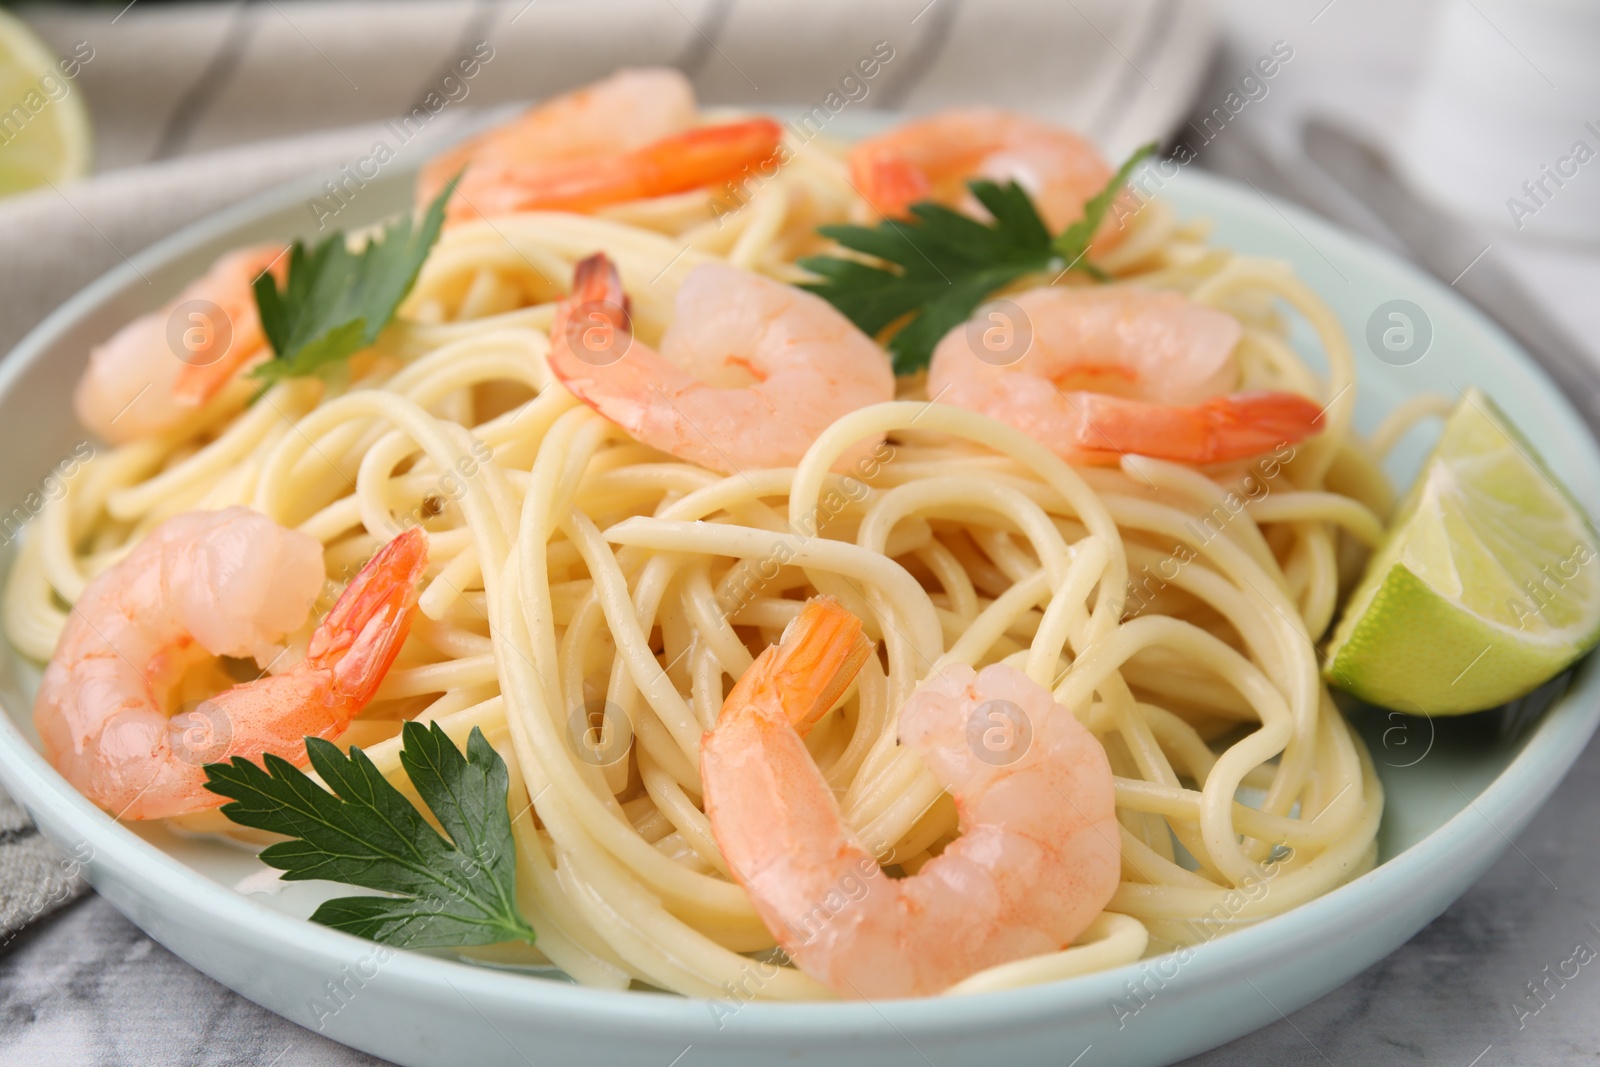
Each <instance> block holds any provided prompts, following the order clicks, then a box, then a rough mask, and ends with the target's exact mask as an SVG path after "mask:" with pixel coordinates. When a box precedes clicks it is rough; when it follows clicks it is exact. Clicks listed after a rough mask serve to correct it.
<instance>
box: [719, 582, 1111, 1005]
mask: <svg viewBox="0 0 1600 1067" xmlns="http://www.w3.org/2000/svg"><path fill="white" fill-rule="evenodd" d="M870 654H871V644H870V643H869V642H868V641H867V640H866V638H865V637H864V636H863V635H862V632H861V622H860V620H859V619H857V618H855V617H854V616H853V615H851V614H850V613H849V612H847V611H845V610H844V609H843V608H841V607H839V605H838V604H837V603H835V602H833V601H831V600H829V599H827V598H825V597H818V598H816V599H813V600H812V601H811V602H810V603H809V604H807V605H806V608H805V610H804V611H803V612H802V613H801V614H800V616H799V617H798V618H797V619H796V620H795V622H794V623H793V624H792V625H791V626H790V628H789V631H788V632H787V633H786V634H785V635H784V639H783V641H782V642H781V643H780V644H778V645H775V646H773V647H771V648H768V649H767V650H766V651H765V652H763V653H762V654H761V656H760V657H759V658H758V659H757V660H756V662H755V664H754V665H752V666H751V668H750V669H749V670H748V671H746V672H745V674H744V676H743V677H742V678H740V679H739V682H738V684H737V685H735V686H734V688H733V691H732V692H731V693H729V694H728V699H727V701H726V702H724V704H723V706H722V713H721V715H720V716H719V718H718V719H717V725H716V727H715V728H714V729H713V730H712V731H711V732H710V733H708V734H706V736H705V738H704V740H703V742H702V744H701V749H700V773H701V777H702V779H703V781H704V783H705V803H706V814H707V816H709V818H710V820H711V829H712V832H713V834H714V835H715V837H716V841H717V845H718V846H719V847H720V848H721V849H722V854H723V856H724V857H726V859H727V861H728V864H729V866H730V867H731V868H732V870H733V872H734V875H735V877H736V878H737V879H738V880H739V883H740V884H741V885H742V886H744V888H745V891H746V892H747V893H748V894H749V895H750V899H751V901H752V903H754V905H755V907H756V911H757V913H759V914H760V916H761V918H762V921H763V922H764V923H765V924H766V926H767V929H768V930H769V931H771V932H772V935H773V936H774V937H775V938H777V940H778V943H779V944H780V945H781V946H782V947H783V949H784V951H785V952H787V953H788V954H789V956H790V958H791V959H793V960H794V961H795V963H796V964H798V965H799V967H800V969H801V970H803V971H805V972H806V973H807V974H809V975H810V976H812V977H813V978H815V979H817V980H818V981H820V982H822V983H824V984H825V985H827V986H828V987H829V988H830V989H832V990H834V991H835V992H837V993H839V994H840V995H841V996H845V997H858V998H876V997H907V996H920V995H926V994H932V993H938V992H940V991H941V990H944V989H946V988H948V987H949V986H950V985H952V984H954V983H955V982H959V981H961V980H962V979H963V978H966V977H968V976H970V975H972V974H975V973H977V972H978V971H981V970H984V969H986V968H989V967H994V966H998V965H1000V964H1003V963H1009V962H1011V961H1013V960H1018V959H1022V958H1024V957H1027V956H1033V955H1039V954H1042V953H1047V952H1054V951H1056V950H1058V949H1061V948H1063V947H1065V946H1066V945H1068V944H1069V943H1070V942H1071V941H1072V939H1073V938H1075V937H1077V936H1078V935H1079V934H1080V933H1082V932H1083V930H1084V928H1085V927H1087V926H1088V925H1089V923H1090V922H1092V921H1093V920H1094V918H1095V916H1097V915H1098V914H1099V913H1100V912H1101V910H1102V909H1103V908H1104V907H1105V905H1106V903H1107V902H1108V901H1109V900H1110V899H1111V894H1112V892H1113V891H1114V890H1115V889H1116V887H1117V882H1118V879H1119V877H1120V870H1121V844H1120V838H1119V834H1118V830H1117V822H1116V812H1115V796H1114V790H1113V782H1112V777H1111V764H1110V761H1109V760H1108V759H1107V758H1106V753H1105V750H1104V749H1103V748H1102V747H1101V746H1100V743H1099V742H1098V741H1096V740H1095V738H1094V736H1093V735H1092V734H1090V733H1089V732H1088V731H1087V730H1085V729H1084V728H1083V726H1081V725H1079V723H1078V721H1077V719H1075V718H1074V717H1073V715H1072V713H1071V712H1070V711H1068V710H1067V709H1066V708H1064V707H1062V706H1060V705H1059V704H1056V703H1055V702H1054V701H1053V700H1052V699H1051V697H1050V694H1049V692H1048V691H1046V690H1045V689H1043V688H1041V687H1040V686H1038V685H1036V684H1035V683H1033V682H1032V681H1030V680H1029V679H1028V677H1027V676H1026V675H1024V674H1022V673H1021V672H1019V671H1016V670H1013V669H1011V668H1009V667H1004V666H991V667H985V668H984V669H983V670H982V671H978V672H974V671H973V670H972V668H970V667H966V666H956V667H950V668H947V669H945V670H944V671H943V672H941V673H940V674H939V675H937V676H935V677H933V678H930V679H929V680H927V681H926V682H924V683H923V684H922V686H921V687H920V688H919V689H918V690H917V691H916V692H915V693H913V694H912V696H911V698H910V699H909V700H908V701H907V702H906V705H905V707H904V708H902V709H901V711H900V743H901V744H903V745H905V746H907V747H908V748H910V749H912V750H913V751H915V752H917V753H918V754H919V755H920V756H921V757H922V758H923V760H924V761H925V762H926V763H927V766H928V769H929V770H930V771H932V772H933V774H934V777H935V778H937V779H938V780H939V781H940V783H941V784H943V785H944V786H945V787H946V788H947V789H949V790H950V792H951V793H952V794H953V795H954V796H955V799H956V809H957V811H958V813H959V816H960V829H961V836H960V837H959V838H958V839H957V840H956V841H955V842H954V843H952V844H950V845H949V846H948V847H946V848H945V849H944V851H943V852H942V853H941V854H940V855H939V856H937V857H936V858H934V859H932V860H929V861H928V862H927V863H926V864H924V865H923V867H922V868H921V870H920V871H918V872H917V874H916V875H914V876H912V877H909V878H902V879H899V880H895V879H891V878H890V877H889V876H888V875H886V874H884V873H883V871H882V870H881V869H879V867H878V864H877V862H876V860H875V859H874V858H873V855H872V853H871V852H869V851H867V850H866V849H865V848H863V847H862V845H861V843H860V842H859V841H857V840H855V838H854V837H853V836H852V835H851V833H850V832H849V830H848V829H847V827H846V826H845V824H844V818H843V816H842V815H841V813H840V811H839V806H838V804H837V802H836V801H835V800H834V797H833V793H832V791H831V790H830V789H829V788H828V785H827V782H826V781H825V780H824V779H823V777H822V774H821V772H820V771H818V770H817V767H816V764H815V763H813V762H812V760H811V757H810V755H809V753H808V752H807V751H806V747H805V744H804V743H803V741H802V740H801V737H802V734H803V733H805V732H806V731H807V730H808V729H809V728H810V727H811V725H812V724H814V723H815V722H816V721H817V719H818V718H820V717H821V715H822V714H823V713H824V712H826V711H827V710H828V709H829V708H830V707H832V705H833V703H834V702H835V701H836V700H837V699H838V697H839V696H840V695H841V694H842V693H843V692H844V690H845V689H846V688H847V687H848V686H849V684H850V680H851V679H852V678H853V677H854V676H855V673H856V671H857V670H858V669H860V667H861V664H862V662H863V661H864V660H865V659H866V657H867V656H868V655H870ZM991 731H992V732H996V733H997V734H1003V735H1004V736H1005V738H1006V740H1005V741H1004V742H1003V743H1000V744H993V743H992V738H991V737H990V732H991Z"/></svg>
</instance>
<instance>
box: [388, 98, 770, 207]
mask: <svg viewBox="0 0 1600 1067" xmlns="http://www.w3.org/2000/svg"><path fill="white" fill-rule="evenodd" d="M697 117H698V116H697V112H696V109H695V100H694V90H693V88H691V87H690V85H689V81H688V79H687V78H685V77H684V76H683V75H682V74H681V73H679V72H678V71H675V70H668V69H660V68H656V69H649V70H623V71H618V72H617V73H616V74H613V75H612V76H611V77H609V78H606V79H605V80H603V81H599V82H596V83H595V84H593V85H590V86H586V87H585V88H582V89H578V90H575V91H573V92H570V93H565V94H563V95H561V96H557V97H555V98H553V99H551V100H546V101H545V102H544V103H542V104H539V105H538V106H536V107H534V108H532V109H530V110H529V111H527V112H525V113H524V114H523V115H522V116H521V117H519V118H517V119H514V120H512V121H511V122H508V123H506V124H505V125H503V126H499V127H496V128H495V129H493V130H490V131H488V132H487V133H484V134H482V135H480V136H478V137H476V138H473V139H472V140H470V141H467V142H466V143H465V144H462V145H460V146H458V147H457V148H454V149H452V150H450V151H449V152H446V153H444V154H442V155H440V156H438V157H437V158H435V159H433V160H432V161H431V162H429V163H428V165H427V166H426V167H424V168H423V170H422V173H421V175H419V176H418V179H417V202H418V204H419V205H422V204H426V203H428V202H429V201H430V200H432V199H433V198H434V197H435V196H436V195H438V192H439V190H440V189H442V188H444V184H445V182H447V181H449V180H450V179H451V178H452V177H454V176H455V175H457V174H460V173H461V172H462V169H463V168H465V170H466V173H465V174H464V175H463V176H462V179H461V182H460V184H459V185H458V186H457V187H456V194H455V195H454V196H453V197H451V199H450V203H449V205H448V207H447V208H446V216H447V218H448V219H449V220H450V221H451V222H463V221H466V220H469V219H473V218H478V217H484V218H493V217H495V216H498V215H508V214H512V213H514V212H519V211H571V212H580V213H581V212H588V211H593V210H595V209H597V208H601V207H605V206H606V205H608V204H617V203H622V202H624V201H628V200H641V199H645V198H647V197H657V196H666V195H668V194H671V193H682V192H688V191H689V190H691V189H698V188H701V187H702V186H708V185H718V184H721V183H722V182H725V181H730V180H732V179H734V178H737V177H738V176H739V175H740V174H741V173H743V172H744V170H745V169H746V168H749V167H754V166H757V165H759V164H762V163H765V162H766V161H767V160H768V159H770V158H771V157H772V155H773V154H774V153H775V152H776V151H777V150H778V146H779V144H780V142H781V141H782V140H783V128H782V127H781V126H779V125H778V124H777V123H776V122H774V121H772V120H771V119H765V118H761V119H751V120H748V121H744V122H732V123H727V124H725V125H721V126H701V127H696V126H695V123H696V121H697Z"/></svg>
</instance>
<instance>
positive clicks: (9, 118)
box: [0, 10, 90, 196]
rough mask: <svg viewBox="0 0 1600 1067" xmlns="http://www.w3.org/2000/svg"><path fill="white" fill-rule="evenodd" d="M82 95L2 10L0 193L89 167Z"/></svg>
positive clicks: (36, 42)
mask: <svg viewBox="0 0 1600 1067" xmlns="http://www.w3.org/2000/svg"><path fill="white" fill-rule="evenodd" d="M89 144H90V141H89V116H88V114H87V113H86V112H85V111H84V107H83V95H82V93H81V92H80V91H79V89H78V86H77V84H76V83H75V82H73V81H72V79H70V78H68V77H66V75H64V74H63V73H62V71H61V68H60V67H59V66H58V65H57V63H56V58H55V56H53V55H52V54H51V53H50V49H49V48H47V47H46V46H45V44H44V42H42V41H40V40H39V38H37V37H35V36H34V35H33V31H32V30H30V29H28V27H27V26H25V25H23V23H22V22H20V21H18V19H17V18H16V17H15V16H13V15H11V14H8V13H7V12H6V11H4V10H0V196H9V195H10V194H12V193H20V192H22V191H24V190H26V189H32V188H34V187H36V186H40V185H44V184H45V183H46V182H61V181H67V180H69V179H72V178H78V177H81V176H82V175H84V174H85V173H87V172H88V170H89Z"/></svg>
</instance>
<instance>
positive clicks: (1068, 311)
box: [928, 286, 1321, 465]
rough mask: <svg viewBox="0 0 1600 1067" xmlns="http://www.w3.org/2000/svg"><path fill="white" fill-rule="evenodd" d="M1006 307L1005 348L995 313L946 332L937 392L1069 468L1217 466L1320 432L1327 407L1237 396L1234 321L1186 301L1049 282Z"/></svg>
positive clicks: (1295, 398)
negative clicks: (1130, 461)
mask: <svg viewBox="0 0 1600 1067" xmlns="http://www.w3.org/2000/svg"><path fill="white" fill-rule="evenodd" d="M1010 303H1011V305H1012V308H1010V309H1007V308H1004V306H1003V305H997V306H995V308H994V309H993V311H992V314H993V316H996V318H995V319H994V323H995V324H996V326H997V328H998V330H999V332H997V333H995V334H994V336H997V337H1000V338H1002V339H1003V342H1002V343H1001V344H999V345H991V344H990V342H989V340H988V338H989V337H990V336H991V333H990V331H989V329H988V328H987V327H986V321H985V320H986V316H989V315H990V314H991V312H987V311H985V312H980V314H979V317H978V318H977V319H975V320H974V321H973V322H970V323H968V324H966V325H965V326H960V327H957V328H956V329H954V330H951V331H950V332H949V333H948V334H946V335H945V337H944V340H942V341H940V342H939V345H938V347H937V348H936V349H935V350H934V353H933V362H932V364H931V365H930V367H929V369H928V394H929V395H930V396H933V397H937V398H938V399H939V400H940V401H942V402H944V403H948V404H955V405H956V406H958V407H964V408H969V409H971V410H973V411H978V412H982V413H983V414H985V415H989V416H991V417H993V418H996V419H999V420H1000V421H1002V422H1005V423H1008V424H1010V425H1012V426H1014V427H1016V428H1017V429H1019V430H1022V431H1023V432H1024V433H1026V434H1028V435H1029V436H1031V437H1033V438H1034V439H1036V440H1038V441H1040V442H1041V443H1043V444H1044V445H1046V446H1047V447H1049V448H1050V449H1051V450H1052V451H1054V452H1055V453H1056V454H1057V455H1059V456H1061V457H1062V458H1064V459H1068V460H1072V461H1076V462H1083V463H1116V462H1117V461H1118V460H1119V459H1120V457H1121V456H1122V455H1123V454H1125V453H1131V454H1135V455H1142V456H1153V457H1156V458H1159V459H1170V460H1176V461H1178V462H1180V463H1190V464H1195V465H1201V464H1207V463H1221V462H1226V461H1228V460H1234V459H1243V458H1246V457H1249V456H1255V455H1260V454H1261V453H1263V452H1267V451H1269V450H1271V449H1273V448H1275V447H1277V446H1278V445H1282V444H1293V443H1295V442H1297V441H1301V440H1304V439H1305V438H1307V437H1310V436H1311V435H1313V434H1315V433H1317V432H1318V430H1319V427H1318V425H1317V423H1318V420H1319V419H1320V418H1321V409H1320V408H1319V407H1318V406H1317V405H1316V404H1315V403H1314V402H1312V401H1311V400H1309V399H1307V398H1306V397H1303V396H1300V395H1298V394H1296V393H1279V392H1247V393H1234V392H1231V390H1232V389H1234V388H1235V387H1236V386H1237V384H1238V380H1239V367H1238V362H1237V360H1236V358H1235V357H1234V347H1235V345H1237V344H1238V342H1239V336H1240V328H1239V323H1238V321H1237V320H1235V319H1234V318H1233V316H1231V315H1228V314H1226V313H1224V312H1221V311H1217V310H1215V309H1213V308H1209V307H1205V306H1203V305H1201V304H1196V303H1194V302H1193V301H1191V300H1189V299H1187V298H1186V297H1184V296H1182V295H1180V294H1178V293H1171V292H1152V291H1150V290H1146V289H1138V288H1134V287H1131V286H1118V287H1105V286H1095V287H1091V288H1066V287H1050V286H1046V287H1043V288H1040V289H1032V290H1029V291H1028V292H1025V293H1021V294H1019V295H1017V296H1015V297H1012V298H1011V300H1010ZM1014 318H1015V319H1018V321H1015V322H1013V321H1011V320H1012V319H1014ZM1002 320H1003V321H1002Z"/></svg>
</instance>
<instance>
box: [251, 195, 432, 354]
mask: <svg viewBox="0 0 1600 1067" xmlns="http://www.w3.org/2000/svg"><path fill="white" fill-rule="evenodd" d="M455 186H456V183H455V181H454V180H452V181H450V182H449V183H448V184H447V185H446V186H445V187H444V190H443V191H442V192H440V194H439V195H438V196H437V197H435V198H434V200H433V203H431V204H429V205H428V210H427V212H426V213H424V215H423V218H422V225H421V226H420V227H419V228H417V229H416V230H415V232H413V230H412V219H411V216H410V215H409V214H407V215H405V216H404V217H403V218H401V219H399V220H398V221H395V222H392V223H390V224H389V225H388V226H386V227H384V230H383V233H382V234H380V235H378V236H375V237H373V238H372V240H370V241H368V242H367V245H366V247H365V248H363V249H362V250H361V251H360V252H351V251H350V249H349V247H348V246H347V245H346V244H345V237H344V233H343V232H342V231H336V232H334V233H331V234H329V235H328V236H326V237H324V238H323V239H322V240H320V241H318V242H317V243H316V244H315V245H313V246H312V247H311V249H310V251H307V250H306V246H305V245H304V244H303V243H302V242H300V241H296V242H295V243H294V247H293V248H291V249H290V250H289V275H288V277H287V279H285V281H284V286H283V289H282V290H281V291H280V290H279V288H278V283H277V280H276V279H274V278H273V276H272V275H271V274H270V273H266V272H263V273H262V275H261V276H260V277H259V278H257V279H256V281H255V294H256V309H257V310H258V311H259V312H260V314H261V330H262V332H263V333H265V334H266V335H267V342H268V343H269V344H270V345H272V352H273V358H272V359H269V360H267V361H266V362H265V363H262V364H261V365H260V366H258V367H256V369H255V371H254V372H253V376H254V377H256V378H262V379H265V380H266V381H267V382H268V383H269V384H270V383H272V382H276V381H280V380H281V379H284V378H303V377H307V376H309V375H313V374H316V373H317V372H318V371H320V370H322V369H323V368H324V367H327V366H329V365H330V364H333V363H337V362H338V361H340V360H342V359H346V358H348V357H349V356H350V355H351V354H353V353H355V352H358V351H360V350H361V349H363V348H366V347H367V346H368V345H370V344H372V343H373V342H374V341H376V340H377V339H378V334H380V333H381V332H383V328H384V327H385V326H387V325H389V320H390V319H392V318H394V312H395V308H397V307H399V306H400V301H401V300H404V299H405V295H406V294H407V293H409V292H410V291H411V287H412V286H413V285H414V284H416V281H417V274H418V272H419V271H421V270H422V261H423V260H425V259H427V258H428V252H429V250H430V249H432V248H433V243H434V242H435V241H436V240H438V238H439V230H440V228H441V227H442V226H443V225H444V205H445V201H447V200H449V199H450V194H451V193H452V192H454V191H455Z"/></svg>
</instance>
